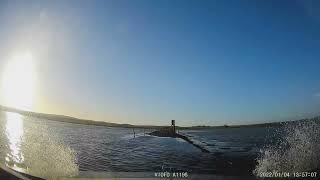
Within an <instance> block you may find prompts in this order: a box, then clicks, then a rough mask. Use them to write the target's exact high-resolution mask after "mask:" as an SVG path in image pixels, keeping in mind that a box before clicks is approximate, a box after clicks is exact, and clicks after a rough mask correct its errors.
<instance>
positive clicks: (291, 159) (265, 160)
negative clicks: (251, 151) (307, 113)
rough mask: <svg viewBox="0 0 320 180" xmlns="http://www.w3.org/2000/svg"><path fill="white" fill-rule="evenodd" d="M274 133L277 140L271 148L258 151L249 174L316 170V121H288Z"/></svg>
mask: <svg viewBox="0 0 320 180" xmlns="http://www.w3.org/2000/svg"><path fill="white" fill-rule="evenodd" d="M276 133H277V134H276V135H275V137H276V136H278V137H280V138H279V139H277V141H276V142H275V143H273V145H269V146H267V147H265V148H263V149H261V150H260V153H261V154H260V156H259V158H258V159H257V166H256V168H255V170H254V171H253V173H254V174H255V175H256V176H260V175H261V174H262V173H266V172H289V173H292V172H303V171H311V170H314V169H317V168H318V167H319V159H320V125H319V122H316V121H314V120H304V121H299V122H291V123H290V122H289V123H286V124H284V125H283V126H281V127H280V128H279V129H278V131H277V132H276ZM279 135H281V136H279ZM270 138H272V137H270Z"/></svg>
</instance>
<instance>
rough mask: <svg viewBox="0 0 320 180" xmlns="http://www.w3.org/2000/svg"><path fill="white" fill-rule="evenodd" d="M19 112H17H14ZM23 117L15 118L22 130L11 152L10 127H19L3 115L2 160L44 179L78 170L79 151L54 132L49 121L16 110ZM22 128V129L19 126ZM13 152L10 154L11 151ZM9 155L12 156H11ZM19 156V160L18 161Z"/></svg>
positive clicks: (71, 173) (76, 172)
mask: <svg viewBox="0 0 320 180" xmlns="http://www.w3.org/2000/svg"><path fill="white" fill-rule="evenodd" d="M14 114H16V113H14ZM16 115H17V116H18V118H20V120H18V121H16V122H14V123H16V125H17V124H18V123H21V124H22V127H23V132H22V134H21V136H20V137H19V138H17V139H16V140H17V142H16V144H14V145H15V146H16V147H15V148H16V151H17V152H14V154H13V153H12V152H13V150H14V149H12V144H10V143H12V142H10V138H11V137H9V136H8V133H7V131H9V130H10V129H11V130H12V131H18V130H17V129H14V128H16V126H12V127H9V128H10V129H8V122H9V121H10V119H8V117H7V116H4V115H3V113H1V116H0V130H1V133H0V143H1V148H0V154H1V158H5V159H1V162H5V164H6V165H7V166H9V167H11V168H14V169H16V170H19V171H22V172H24V173H27V174H30V175H33V176H36V177H41V178H44V179H57V178H59V177H72V176H76V175H78V173H79V168H78V166H77V163H76V162H77V159H76V153H75V151H74V150H72V149H71V148H70V147H68V146H66V145H65V144H64V143H63V142H62V141H61V140H60V138H59V137H58V136H57V135H55V133H53V132H51V131H50V128H49V127H48V126H47V125H46V123H45V122H44V121H43V120H41V119H37V118H32V117H27V116H21V115H19V114H16ZM19 131H20V130H19ZM10 154H11V155H10ZM8 155H10V156H8ZM17 157H19V160H20V161H17Z"/></svg>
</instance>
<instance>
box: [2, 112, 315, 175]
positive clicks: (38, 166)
mask: <svg viewBox="0 0 320 180" xmlns="http://www.w3.org/2000/svg"><path fill="white" fill-rule="evenodd" d="M0 129H1V133H0V141H1V149H0V155H1V157H0V158H1V159H0V160H1V162H2V163H3V164H5V165H7V166H9V167H12V168H15V169H16V170H19V171H22V172H26V173H28V174H31V175H34V176H38V177H43V178H50V179H52V178H54V177H57V176H76V175H78V174H79V172H86V171H90V172H92V171H97V172H158V171H163V170H167V171H186V172H189V173H191V174H192V173H194V174H218V175H253V173H256V172H259V171H262V170H264V168H269V169H270V168H271V169H272V162H271V161H272V159H271V158H270V157H269V156H268V155H267V154H266V153H267V152H270V153H274V154H277V155H278V156H279V152H277V151H276V150H277V149H276V148H274V147H276V144H275V143H274V142H275V141H273V140H275V139H276V140H277V139H279V138H280V137H282V136H284V135H283V133H277V134H276V132H278V130H276V129H274V128H253V127H251V128H221V129H211V130H188V131H187V130H185V131H180V132H179V133H182V134H184V135H186V136H189V137H190V138H191V139H193V140H194V141H195V142H196V143H197V144H200V145H202V146H204V147H205V148H206V149H208V150H209V151H210V153H203V152H201V150H199V149H197V148H196V147H194V146H192V145H190V144H189V143H187V142H185V141H184V140H181V139H174V138H163V137H162V138H161V137H154V136H149V135H145V134H144V131H145V130H144V129H135V133H136V136H135V137H134V136H133V129H131V128H111V127H104V126H91V125H82V124H71V123H63V122H55V121H49V120H45V119H38V118H32V117H26V116H21V115H19V114H16V113H9V112H1V113H0ZM146 131H147V132H148V131H149V130H146ZM300 132H301V133H303V132H302V131H300ZM274 134H276V135H274ZM286 137H287V136H286ZM301 137H302V136H301ZM284 139H285V138H284ZM302 141H303V140H301V142H302ZM310 143H312V142H310ZM267 147H268V148H267ZM270 147H273V148H274V149H272V148H271V149H270ZM310 147H311V146H310ZM312 148H314V149H313V151H315V149H317V148H318V146H312ZM310 156H312V155H310ZM282 158H283V157H282ZM309 158H310V157H309ZM307 160H308V159H307ZM307 160H306V161H304V163H308V161H307ZM267 162H268V163H267ZM291 163H295V162H291ZM270 164H271V165H270ZM273 164H275V162H273ZM314 166H317V165H314ZM273 168H279V167H273Z"/></svg>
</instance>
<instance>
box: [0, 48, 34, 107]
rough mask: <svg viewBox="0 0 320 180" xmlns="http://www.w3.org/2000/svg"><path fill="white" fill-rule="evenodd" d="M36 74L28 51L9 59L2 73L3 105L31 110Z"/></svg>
mask: <svg viewBox="0 0 320 180" xmlns="http://www.w3.org/2000/svg"><path fill="white" fill-rule="evenodd" d="M35 81H36V74H35V69H34V62H33V57H32V54H31V53H30V52H25V53H21V54H17V55H15V56H13V57H12V58H11V59H9V61H8V64H7V66H6V67H5V69H4V71H3V74H2V87H1V91H2V92H1V94H2V99H3V101H4V105H5V106H9V107H13V108H17V109H22V110H31V109H32V106H33V103H34V94H35V92H34V90H35Z"/></svg>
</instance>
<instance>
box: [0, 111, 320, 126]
mask: <svg viewBox="0 0 320 180" xmlns="http://www.w3.org/2000/svg"><path fill="white" fill-rule="evenodd" d="M0 110H1V111H6V112H15V113H19V114H21V115H25V116H32V117H36V118H43V119H48V120H52V121H59V122H66V123H73V124H85V125H95V126H106V127H122V128H146V129H159V128H163V127H168V126H157V125H132V124H118V123H110V122H104V121H94V120H87V119H80V118H75V117H70V116H64V115H56V114H45V113H36V112H31V111H24V110H19V109H15V108H11V107H6V106H1V105H0ZM315 120H317V121H318V120H319V121H320V116H316V117H314V118H310V119H300V120H294V121H284V122H270V123H260V124H247V125H230V126H229V125H223V126H189V127H183V126H176V128H177V129H178V130H201V129H221V128H243V127H277V126H282V125H284V124H287V123H297V122H302V121H315ZM168 122H169V121H168Z"/></svg>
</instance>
